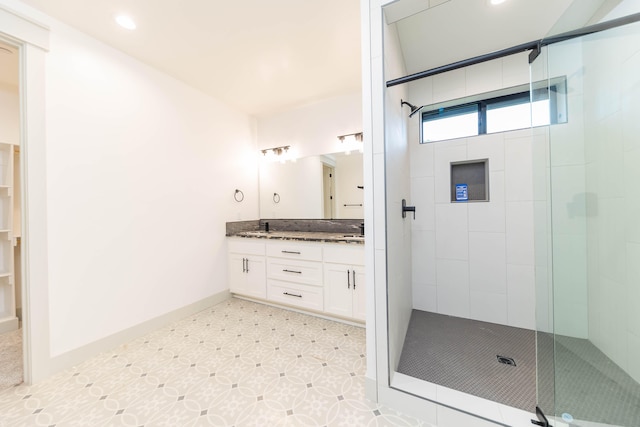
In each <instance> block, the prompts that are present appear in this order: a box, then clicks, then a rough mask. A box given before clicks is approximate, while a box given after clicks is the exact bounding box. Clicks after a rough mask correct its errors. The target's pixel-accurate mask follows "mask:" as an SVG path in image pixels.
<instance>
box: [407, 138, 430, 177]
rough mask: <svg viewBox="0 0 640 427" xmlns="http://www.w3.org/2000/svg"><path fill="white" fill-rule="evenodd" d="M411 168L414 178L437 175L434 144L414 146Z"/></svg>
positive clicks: (412, 146) (412, 148)
mask: <svg viewBox="0 0 640 427" xmlns="http://www.w3.org/2000/svg"><path fill="white" fill-rule="evenodd" d="M410 167H411V176H412V177H415V178H422V177H426V176H431V177H433V176H434V174H435V171H434V144H417V143H416V144H412V145H411V159H410Z"/></svg>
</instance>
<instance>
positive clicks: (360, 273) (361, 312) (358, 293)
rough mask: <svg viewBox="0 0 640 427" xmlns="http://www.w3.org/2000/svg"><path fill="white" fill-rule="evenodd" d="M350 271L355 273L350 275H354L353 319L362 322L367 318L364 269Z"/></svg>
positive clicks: (354, 268)
mask: <svg viewBox="0 0 640 427" xmlns="http://www.w3.org/2000/svg"><path fill="white" fill-rule="evenodd" d="M351 270H352V271H353V272H354V273H355V274H354V273H352V274H354V275H355V285H354V288H355V289H354V290H353V317H354V318H356V319H358V320H363V321H364V320H366V317H367V314H366V313H367V312H366V309H367V286H366V280H365V275H364V267H357V266H356V267H351ZM352 277H353V276H352Z"/></svg>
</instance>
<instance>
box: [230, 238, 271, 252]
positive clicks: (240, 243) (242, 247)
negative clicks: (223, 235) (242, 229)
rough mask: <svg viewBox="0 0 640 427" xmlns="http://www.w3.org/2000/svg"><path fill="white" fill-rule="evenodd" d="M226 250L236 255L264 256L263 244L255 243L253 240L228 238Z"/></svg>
mask: <svg viewBox="0 0 640 427" xmlns="http://www.w3.org/2000/svg"><path fill="white" fill-rule="evenodd" d="M227 250H228V251H229V252H233V253H237V254H245V255H264V253H265V243H264V242H260V241H258V242H256V241H255V239H254V240H251V239H245V238H235V239H234V238H229V239H227Z"/></svg>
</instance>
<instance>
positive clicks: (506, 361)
mask: <svg viewBox="0 0 640 427" xmlns="http://www.w3.org/2000/svg"><path fill="white" fill-rule="evenodd" d="M496 357H497V358H498V362H500V363H503V364H505V365H511V366H516V361H515V360H513V359H512V358H511V357H506V356H500V355H499V354H498V355H497V356H496Z"/></svg>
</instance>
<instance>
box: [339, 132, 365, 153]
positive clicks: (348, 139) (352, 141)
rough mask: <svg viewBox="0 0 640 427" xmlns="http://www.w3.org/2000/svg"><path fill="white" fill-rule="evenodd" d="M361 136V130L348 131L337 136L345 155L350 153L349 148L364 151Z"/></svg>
mask: <svg viewBox="0 0 640 427" xmlns="http://www.w3.org/2000/svg"><path fill="white" fill-rule="evenodd" d="M362 136H363V135H362V132H356V133H348V134H346V135H339V136H338V141H340V144H341V145H342V150H343V151H344V153H345V154H346V155H349V154H351V150H358V151H360V152H361V153H362V152H363V151H364V144H363V143H362Z"/></svg>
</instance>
